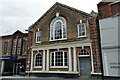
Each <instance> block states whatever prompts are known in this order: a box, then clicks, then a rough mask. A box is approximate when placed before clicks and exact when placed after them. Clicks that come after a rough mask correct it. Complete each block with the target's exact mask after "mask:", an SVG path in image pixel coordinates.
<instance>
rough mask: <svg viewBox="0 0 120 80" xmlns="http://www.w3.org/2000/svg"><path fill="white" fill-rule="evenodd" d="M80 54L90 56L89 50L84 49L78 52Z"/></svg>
mask: <svg viewBox="0 0 120 80" xmlns="http://www.w3.org/2000/svg"><path fill="white" fill-rule="evenodd" d="M78 56H90V53H89V52H88V51H87V50H85V49H82V50H80V51H79V52H78Z"/></svg>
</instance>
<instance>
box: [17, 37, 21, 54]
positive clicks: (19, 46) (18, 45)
mask: <svg viewBox="0 0 120 80" xmlns="http://www.w3.org/2000/svg"><path fill="white" fill-rule="evenodd" d="M21 41H22V39H21V38H18V42H17V54H20V53H21Z"/></svg>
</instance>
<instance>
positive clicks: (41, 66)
mask: <svg viewBox="0 0 120 80" xmlns="http://www.w3.org/2000/svg"><path fill="white" fill-rule="evenodd" d="M33 68H42V66H34V67H33Z"/></svg>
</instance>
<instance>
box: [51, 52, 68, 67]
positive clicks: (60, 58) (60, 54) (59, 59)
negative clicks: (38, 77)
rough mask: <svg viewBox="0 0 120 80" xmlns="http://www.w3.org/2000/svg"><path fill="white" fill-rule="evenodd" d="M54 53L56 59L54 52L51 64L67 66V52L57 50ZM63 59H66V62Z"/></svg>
mask: <svg viewBox="0 0 120 80" xmlns="http://www.w3.org/2000/svg"><path fill="white" fill-rule="evenodd" d="M54 54H55V59H54V55H53V53H52V55H51V56H52V59H51V61H52V62H51V66H67V52H64V51H57V52H54ZM63 54H64V56H63ZM63 57H64V58H63ZM63 61H64V63H63ZM54 62H55V65H54ZM63 64H64V65H63Z"/></svg>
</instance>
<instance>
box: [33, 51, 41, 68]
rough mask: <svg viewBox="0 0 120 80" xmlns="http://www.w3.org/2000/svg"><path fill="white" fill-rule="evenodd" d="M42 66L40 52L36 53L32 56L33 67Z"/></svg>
mask: <svg viewBox="0 0 120 80" xmlns="http://www.w3.org/2000/svg"><path fill="white" fill-rule="evenodd" d="M41 66H42V54H40V53H38V54H36V55H35V57H34V67H41Z"/></svg>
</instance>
